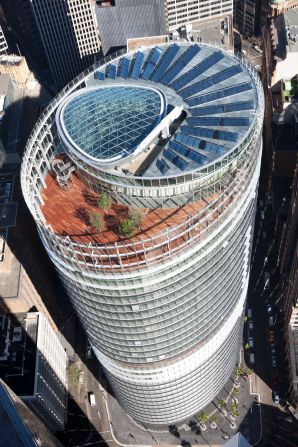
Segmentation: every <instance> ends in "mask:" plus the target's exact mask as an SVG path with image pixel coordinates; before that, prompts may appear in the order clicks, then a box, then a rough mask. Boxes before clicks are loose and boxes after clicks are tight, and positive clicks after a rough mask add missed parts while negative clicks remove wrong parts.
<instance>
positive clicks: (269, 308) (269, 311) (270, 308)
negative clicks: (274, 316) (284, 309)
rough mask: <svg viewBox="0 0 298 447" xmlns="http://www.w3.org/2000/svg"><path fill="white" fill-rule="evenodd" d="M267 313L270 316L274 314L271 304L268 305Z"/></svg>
mask: <svg viewBox="0 0 298 447" xmlns="http://www.w3.org/2000/svg"><path fill="white" fill-rule="evenodd" d="M267 312H268V314H271V313H272V306H271V304H267Z"/></svg>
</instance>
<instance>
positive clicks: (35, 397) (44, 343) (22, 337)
mask: <svg viewBox="0 0 298 447" xmlns="http://www.w3.org/2000/svg"><path fill="white" fill-rule="evenodd" d="M0 334H1V346H0V349H1V350H0V371H1V377H2V378H3V380H5V382H6V384H7V385H8V386H9V387H10V388H11V389H12V390H13V391H14V392H15V393H16V394H17V395H18V396H19V397H20V398H21V399H22V400H23V401H24V402H25V403H26V404H27V405H28V407H29V408H30V409H31V410H32V411H33V412H34V413H35V414H36V415H37V416H38V418H39V419H40V420H41V421H42V422H43V423H44V424H45V425H46V426H47V427H48V428H49V429H50V430H52V431H59V430H63V429H64V423H65V420H66V408H67V377H66V366H67V355H66V353H65V351H64V349H63V347H62V345H61V343H60V341H59V339H58V336H57V335H56V333H55V332H54V331H53V329H52V328H51V326H50V324H49V322H48V321H47V320H46V318H45V317H44V316H43V314H41V313H38V312H28V313H22V314H7V313H2V314H0Z"/></svg>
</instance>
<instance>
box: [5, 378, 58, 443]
mask: <svg viewBox="0 0 298 447" xmlns="http://www.w3.org/2000/svg"><path fill="white" fill-rule="evenodd" d="M0 419H1V425H0V435H1V442H2V445H5V446H6V447H16V446H18V447H62V444H61V443H60V442H59V441H58V440H57V439H56V438H55V437H54V435H53V434H52V433H51V432H50V431H49V430H48V429H47V428H46V426H45V425H44V424H43V423H42V422H41V421H40V420H39V419H38V418H37V417H36V416H35V414H34V413H32V411H31V410H29V408H28V407H27V406H26V405H25V404H24V402H22V401H21V399H20V398H19V397H18V396H17V395H16V394H15V393H14V392H13V391H12V389H11V388H9V386H7V385H6V384H5V382H3V380H1V379H0Z"/></svg>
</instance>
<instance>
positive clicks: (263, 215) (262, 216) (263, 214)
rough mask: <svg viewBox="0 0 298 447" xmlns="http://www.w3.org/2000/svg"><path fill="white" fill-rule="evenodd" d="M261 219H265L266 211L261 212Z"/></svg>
mask: <svg viewBox="0 0 298 447" xmlns="http://www.w3.org/2000/svg"><path fill="white" fill-rule="evenodd" d="M261 219H262V220H264V219H265V213H264V210H261Z"/></svg>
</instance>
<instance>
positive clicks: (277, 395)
mask: <svg viewBox="0 0 298 447" xmlns="http://www.w3.org/2000/svg"><path fill="white" fill-rule="evenodd" d="M272 395H273V401H274V403H276V404H277V405H278V404H279V402H280V398H279V394H278V393H277V392H276V391H273V393H272Z"/></svg>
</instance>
